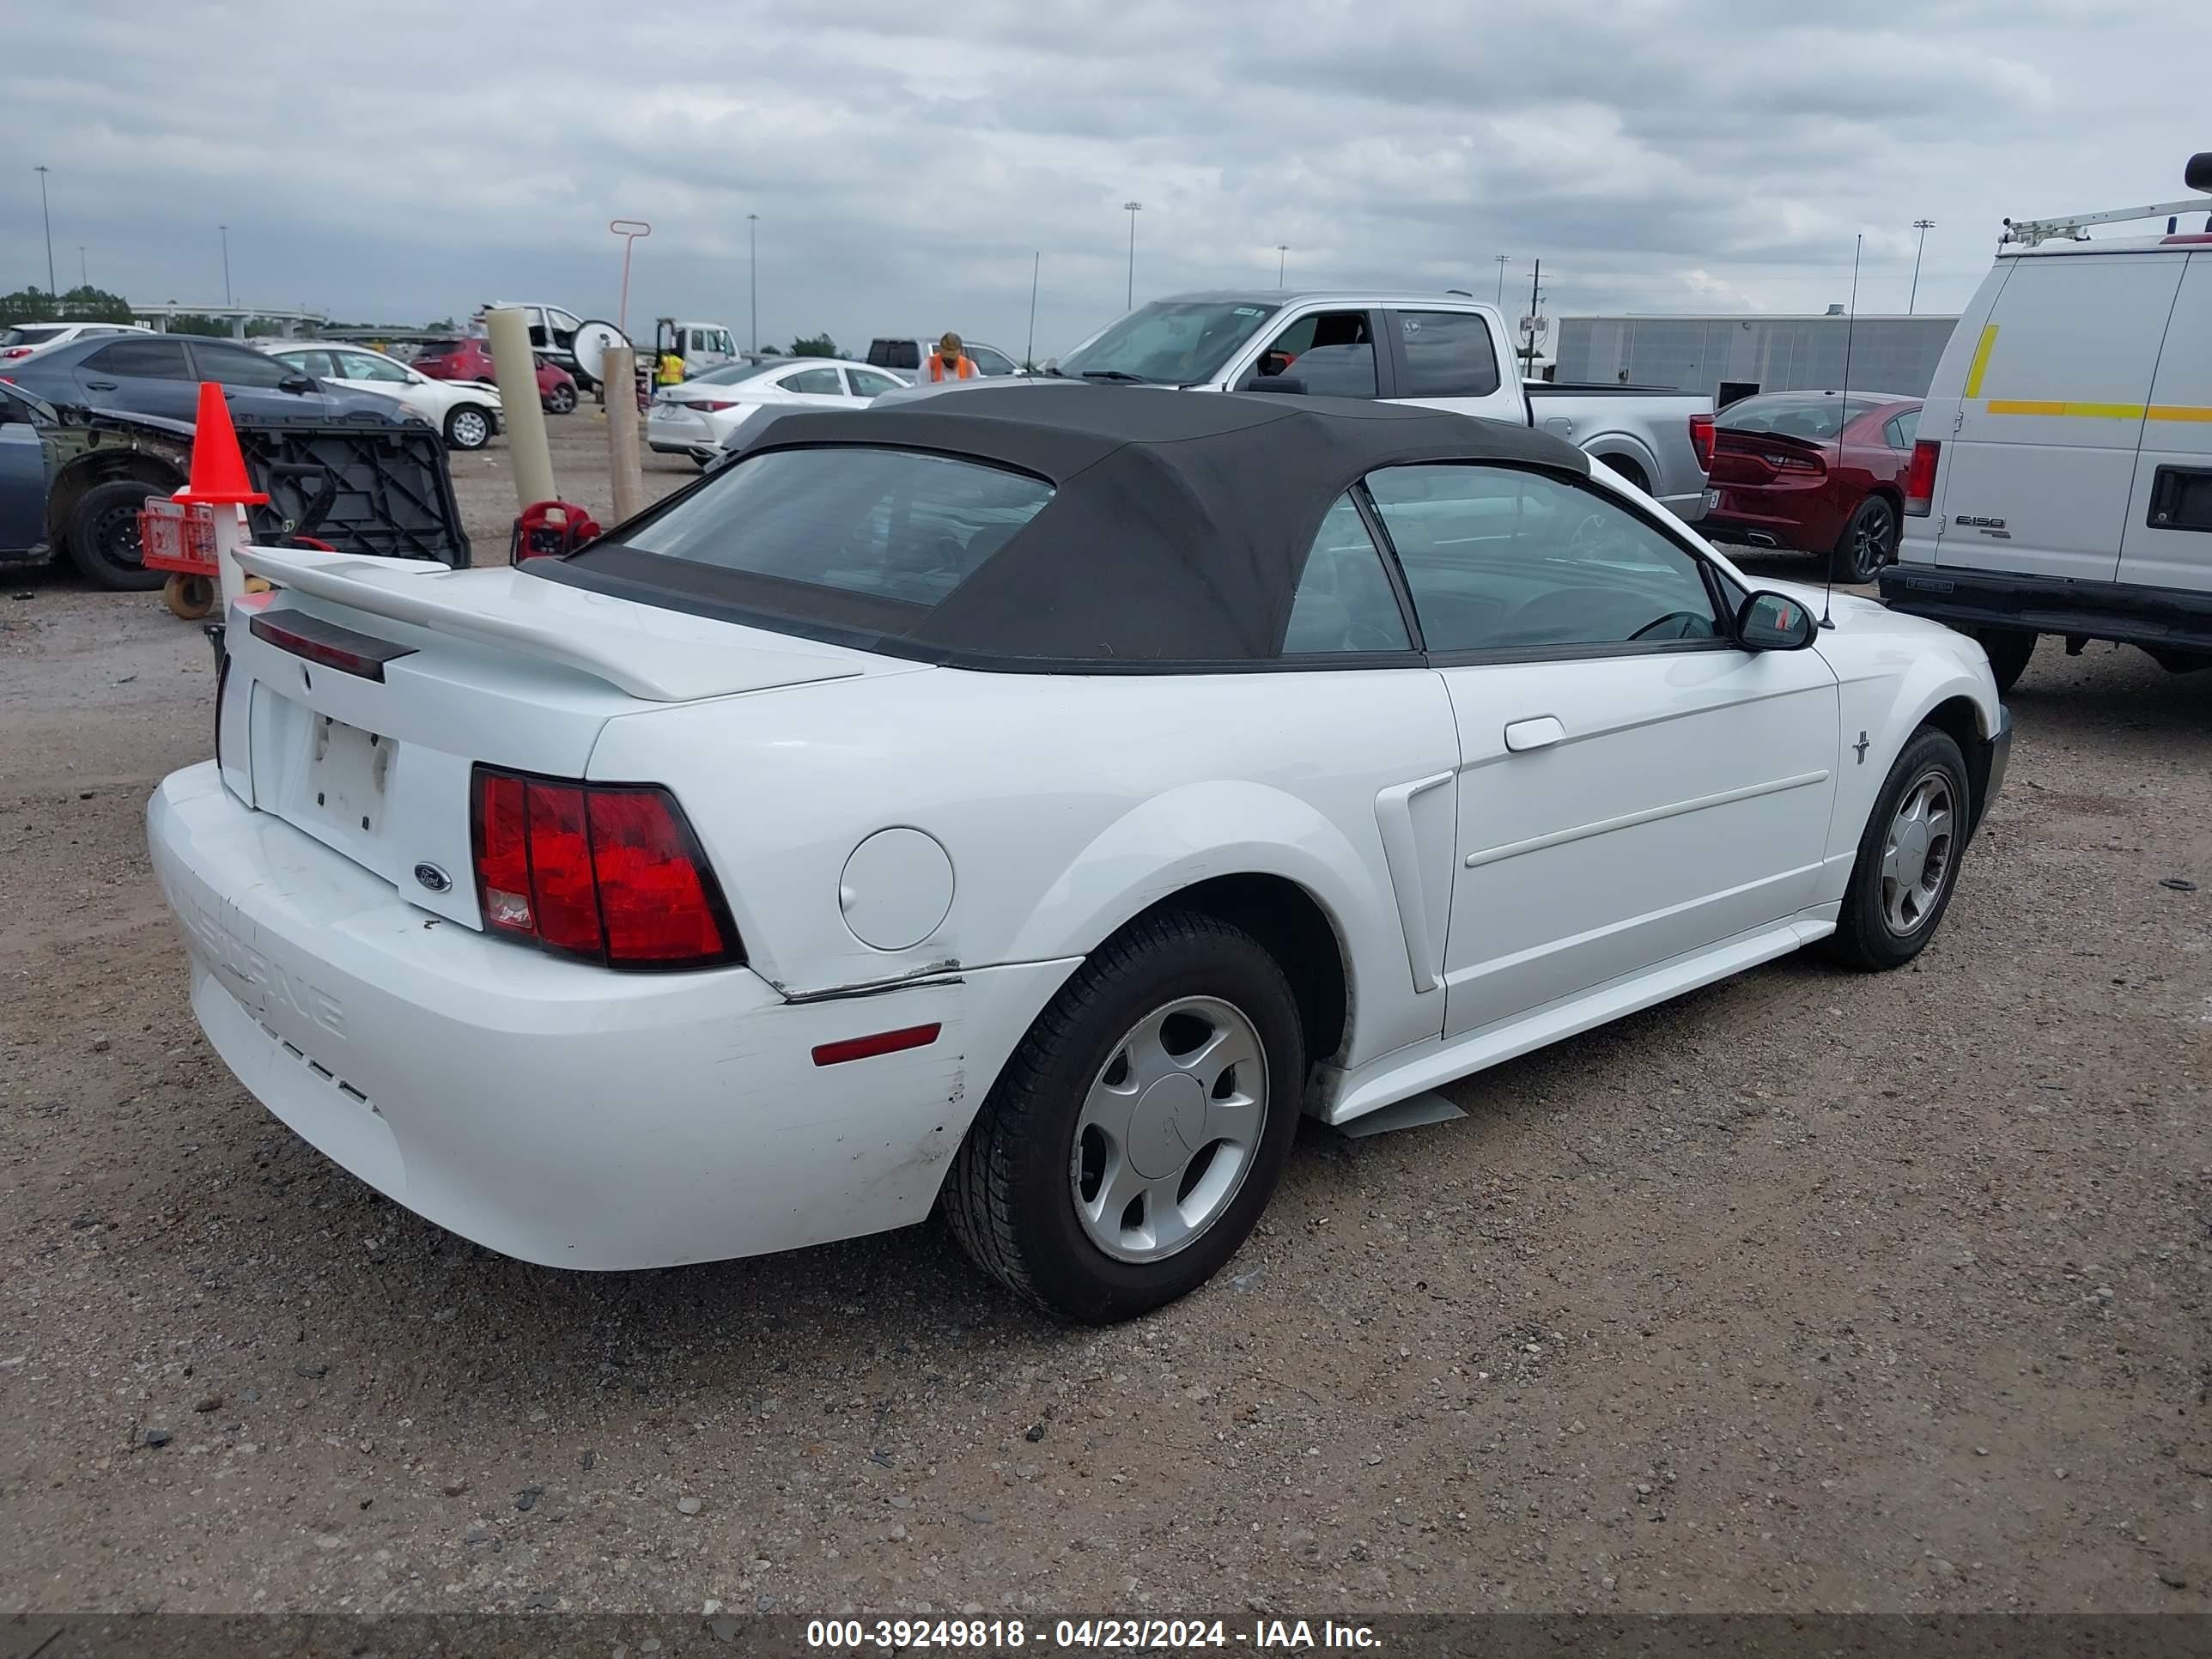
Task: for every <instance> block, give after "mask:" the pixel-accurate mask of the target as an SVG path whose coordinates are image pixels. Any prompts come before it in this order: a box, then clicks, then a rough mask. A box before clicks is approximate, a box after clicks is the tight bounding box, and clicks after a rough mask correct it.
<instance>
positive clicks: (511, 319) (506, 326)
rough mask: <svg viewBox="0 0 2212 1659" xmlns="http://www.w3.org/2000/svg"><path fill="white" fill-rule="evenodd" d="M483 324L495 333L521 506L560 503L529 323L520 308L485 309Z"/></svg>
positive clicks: (496, 370)
mask: <svg viewBox="0 0 2212 1659" xmlns="http://www.w3.org/2000/svg"><path fill="white" fill-rule="evenodd" d="M484 328H485V331H486V332H487V333H489V335H490V336H491V366H492V372H493V374H495V375H496V376H497V377H498V380H499V400H500V403H501V406H502V411H503V416H504V418H505V421H506V424H507V465H509V466H510V467H512V468H513V471H514V496H515V502H516V505H518V506H520V507H532V506H535V505H536V504H537V503H538V502H539V501H558V500H559V499H560V493H559V491H558V490H556V489H555V488H554V484H553V447H552V445H551V444H550V443H549V442H548V441H546V437H545V410H544V405H542V404H539V402H538V359H537V356H536V355H535V354H534V353H532V350H531V349H530V324H529V322H528V320H527V319H526V318H525V317H524V316H523V314H522V313H521V312H520V311H519V310H517V309H515V308H514V307H505V308H502V309H501V310H497V311H487V312H486V313H484Z"/></svg>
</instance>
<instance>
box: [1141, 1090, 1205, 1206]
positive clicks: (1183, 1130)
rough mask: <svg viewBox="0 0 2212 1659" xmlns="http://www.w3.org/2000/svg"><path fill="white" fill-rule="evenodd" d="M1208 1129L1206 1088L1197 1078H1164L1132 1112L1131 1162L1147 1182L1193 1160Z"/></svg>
mask: <svg viewBox="0 0 2212 1659" xmlns="http://www.w3.org/2000/svg"><path fill="white" fill-rule="evenodd" d="M1205 1131H1206V1091H1205V1090H1204V1089H1203V1088H1201V1087H1200V1086H1199V1082H1198V1079H1196V1078H1193V1077H1164V1078H1162V1079H1160V1080H1159V1081H1158V1083H1155V1084H1154V1085H1152V1087H1151V1088H1149V1089H1147V1090H1146V1091H1145V1093H1144V1097H1143V1098H1141V1099H1140V1100H1139V1101H1138V1102H1137V1106H1136V1109H1135V1110H1134V1111H1133V1112H1132V1113H1130V1115H1129V1138H1128V1140H1127V1143H1126V1144H1127V1147H1128V1156H1129V1162H1130V1163H1131V1164H1133V1165H1134V1166H1135V1168H1136V1170H1137V1172H1138V1173H1139V1175H1141V1176H1144V1177H1145V1179H1146V1180H1147V1181H1157V1180H1158V1179H1159V1178H1160V1177H1161V1176H1168V1175H1173V1174H1174V1173H1175V1172H1176V1170H1180V1169H1181V1168H1182V1166H1183V1165H1184V1164H1188V1162H1189V1161H1190V1155H1191V1153H1192V1152H1194V1151H1196V1150H1197V1148H1198V1146H1199V1144H1200V1140H1201V1139H1202V1138H1203V1136H1204V1134H1205Z"/></svg>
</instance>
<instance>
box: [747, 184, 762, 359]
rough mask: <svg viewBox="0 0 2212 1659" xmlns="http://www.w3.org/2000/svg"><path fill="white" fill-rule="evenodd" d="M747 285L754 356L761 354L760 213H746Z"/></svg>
mask: <svg viewBox="0 0 2212 1659" xmlns="http://www.w3.org/2000/svg"><path fill="white" fill-rule="evenodd" d="M745 271H746V275H745V286H746V287H747V288H748V289H750V290H751V292H750V295H748V300H749V302H750V305H751V307H752V313H753V356H756V357H757V356H760V215H759V214H757V213H748V214H747V215H745Z"/></svg>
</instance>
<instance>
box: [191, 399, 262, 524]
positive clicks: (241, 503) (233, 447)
mask: <svg viewBox="0 0 2212 1659" xmlns="http://www.w3.org/2000/svg"><path fill="white" fill-rule="evenodd" d="M175 499H176V500H178V501H206V502H208V503H210V505H214V506H218V507H258V506H259V505H260V504H261V503H262V502H264V501H267V500H268V499H269V497H268V496H267V495H264V494H263V493H262V492H261V491H260V490H258V489H255V488H254V487H253V481H252V479H251V478H249V477H246V457H245V456H244V455H243V454H242V453H240V451H239V447H238V428H235V427H234V426H233V425H231V423H230V405H229V404H227V403H225V402H224V401H223V397H222V387H221V386H217V385H216V383H215V382H214V381H213V380H202V381H201V382H200V413H199V420H198V422H197V426H196V428H195V429H194V431H193V433H192V481H191V483H188V484H186V485H185V487H184V488H183V489H179V491H178V492H177V494H176V496H175Z"/></svg>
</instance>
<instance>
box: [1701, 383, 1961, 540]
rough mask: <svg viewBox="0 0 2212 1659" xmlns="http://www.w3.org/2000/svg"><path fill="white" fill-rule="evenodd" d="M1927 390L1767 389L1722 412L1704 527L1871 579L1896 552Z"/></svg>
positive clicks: (1715, 535)
mask: <svg viewBox="0 0 2212 1659" xmlns="http://www.w3.org/2000/svg"><path fill="white" fill-rule="evenodd" d="M1919 424H1920V399H1919V398H1899V397H1893V396H1890V395H1887V394H1885V393H1882V392H1852V393H1851V394H1850V399H1849V402H1848V404H1846V401H1845V399H1844V398H1843V397H1842V396H1840V395H1839V394H1838V393H1836V392H1763V393H1761V394H1759V396H1757V397H1753V398H1743V399H1742V400H1741V401H1740V402H1737V403H1733V404H1729V406H1728V407H1727V408H1726V409H1724V410H1721V412H1720V413H1719V415H1717V416H1715V418H1714V426H1715V431H1714V438H1713V460H1712V465H1711V468H1710V469H1709V471H1708V475H1707V479H1706V482H1707V483H1708V485H1709V486H1710V488H1711V491H1712V493H1713V494H1714V495H1717V497H1718V499H1717V501H1714V502H1713V504H1712V505H1711V506H1710V507H1707V508H1706V510H1705V519H1704V520H1703V521H1702V522H1701V523H1699V526H1698V530H1699V533H1700V534H1703V535H1705V536H1709V537H1712V538H1716V539H1718V540H1721V541H1731V542H1749V543H1750V544H1752V545H1753V546H1754V547H1779V548H1790V549H1794V550H1797V551H1799V552H1804V553H1825V554H1826V555H1827V556H1828V568H1829V571H1830V573H1831V574H1832V575H1833V576H1834V577H1835V579H1836V580H1838V581H1839V582H1870V581H1872V580H1874V579H1875V575H1876V574H1877V573H1878V572H1880V570H1881V568H1882V566H1884V565H1886V564H1887V563H1889V562H1891V561H1892V560H1893V559H1894V558H1896V556H1897V532H1898V526H1899V514H1900V513H1902V512H1903V511H1904V507H1905V468H1906V466H1907V465H1909V464H1910V463H1911V459H1912V435H1913V433H1914V431H1915V429H1916V428H1918V426H1919Z"/></svg>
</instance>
